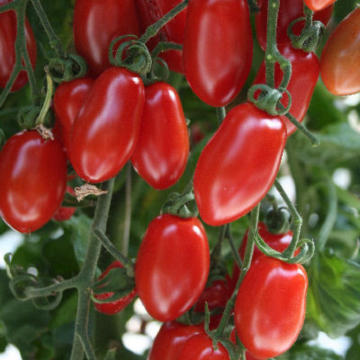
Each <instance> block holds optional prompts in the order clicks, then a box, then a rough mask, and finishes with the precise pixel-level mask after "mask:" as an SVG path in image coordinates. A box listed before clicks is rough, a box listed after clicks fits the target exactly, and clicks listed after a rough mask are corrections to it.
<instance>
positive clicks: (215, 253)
mask: <svg viewBox="0 0 360 360" xmlns="http://www.w3.org/2000/svg"><path fill="white" fill-rule="evenodd" d="M227 227H228V224H226V225H222V226H221V227H220V231H219V236H218V241H217V243H216V245H215V246H214V248H213V250H212V252H211V259H210V263H211V266H212V267H216V265H217V264H218V263H219V261H220V260H221V248H222V244H223V242H224V239H225V234H226V231H227Z"/></svg>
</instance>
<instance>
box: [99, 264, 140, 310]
mask: <svg viewBox="0 0 360 360" xmlns="http://www.w3.org/2000/svg"><path fill="white" fill-rule="evenodd" d="M123 267H124V266H123V265H122V264H121V262H120V261H114V262H113V263H111V264H110V265H109V266H108V267H107V269H106V270H105V271H104V272H103V273H102V274H101V275H100V277H99V280H100V279H102V278H104V277H105V276H106V275H107V274H108V273H109V272H110V270H111V269H115V268H123ZM113 294H114V293H112V292H108V293H104V294H99V295H95V298H97V299H99V300H105V299H108V298H109V297H111V296H113ZM136 294H137V293H136V289H134V290H132V291H131V292H130V293H129V294H128V295H126V296H124V297H123V298H121V299H119V300H116V301H113V302H109V303H102V304H100V303H95V308H96V310H97V311H99V312H101V313H103V314H106V315H114V314H116V313H118V312H119V311H121V310H123V309H125V308H126V307H127V306H128V305H129V304H130V303H131V301H133V300H134V298H135V296H136Z"/></svg>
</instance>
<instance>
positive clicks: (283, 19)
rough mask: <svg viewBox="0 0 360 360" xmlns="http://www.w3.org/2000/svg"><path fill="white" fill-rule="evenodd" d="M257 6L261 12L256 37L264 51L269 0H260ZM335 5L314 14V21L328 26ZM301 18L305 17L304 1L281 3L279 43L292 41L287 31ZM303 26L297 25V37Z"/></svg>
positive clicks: (296, 0)
mask: <svg viewBox="0 0 360 360" xmlns="http://www.w3.org/2000/svg"><path fill="white" fill-rule="evenodd" d="M257 5H258V6H259V8H260V11H259V12H258V13H257V14H256V16H255V26H256V35H257V39H258V41H259V44H260V46H261V48H262V49H263V50H265V48H266V26H267V10H268V0H258V2H257ZM333 8H334V5H331V6H328V7H327V8H326V9H324V10H321V11H319V12H317V13H315V14H314V20H319V21H321V22H322V23H323V24H324V25H326V24H327V23H328V22H329V20H330V18H331V15H332V11H333ZM300 17H304V3H303V0H291V1H281V2H280V8H279V17H278V22H277V36H276V39H277V43H278V44H279V43H282V42H287V43H289V41H290V39H289V38H288V36H287V29H288V27H289V25H290V23H291V22H292V21H294V20H296V19H298V18H300ZM302 27H303V25H301V24H300V23H298V24H297V26H296V25H295V26H294V28H293V30H294V33H295V34H296V35H300V33H301V30H302Z"/></svg>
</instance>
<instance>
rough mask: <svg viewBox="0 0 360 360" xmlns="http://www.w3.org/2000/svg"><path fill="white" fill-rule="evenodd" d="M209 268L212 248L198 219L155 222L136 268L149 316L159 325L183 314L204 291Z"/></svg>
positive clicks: (168, 218) (165, 217)
mask: <svg viewBox="0 0 360 360" xmlns="http://www.w3.org/2000/svg"><path fill="white" fill-rule="evenodd" d="M209 267H210V255H209V245H208V242H207V237H206V233H205V230H204V227H203V225H202V224H201V222H200V221H199V219H197V218H189V219H182V218H180V217H178V216H174V215H170V214H164V215H161V216H158V217H157V218H155V219H154V220H153V221H152V222H151V223H150V225H149V227H148V229H147V231H146V233H145V236H144V238H143V241H142V243H141V245H140V249H139V252H138V257H137V261H136V266H135V283H136V287H137V290H138V293H139V297H140V299H141V301H142V302H143V304H144V306H145V308H146V310H147V311H148V313H149V314H150V315H151V316H152V317H153V318H155V319H157V320H159V321H171V320H174V319H176V318H178V317H179V316H181V315H182V314H184V313H185V312H186V311H187V310H189V309H190V308H191V306H192V305H194V303H195V302H196V300H197V299H198V297H199V296H200V294H201V292H202V291H203V290H204V288H205V285H206V280H207V278H208V275H209ZM189 289H191V291H189Z"/></svg>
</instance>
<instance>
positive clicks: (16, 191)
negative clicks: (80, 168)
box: [0, 131, 66, 233]
mask: <svg viewBox="0 0 360 360" xmlns="http://www.w3.org/2000/svg"><path fill="white" fill-rule="evenodd" d="M0 174H2V176H1V177H0V188H1V192H0V215H1V217H2V218H3V219H4V221H5V222H6V223H7V224H8V225H9V226H11V227H12V228H13V229H15V230H17V231H20V232H22V233H29V232H33V231H35V230H37V229H39V228H41V227H42V226H44V225H45V224H46V223H47V222H48V221H49V220H50V219H51V218H52V216H53V215H54V213H55V211H56V210H57V209H58V208H59V206H60V205H61V202H62V199H63V197H64V193H65V189H66V156H65V154H64V152H63V150H62V147H61V144H60V143H59V142H58V141H57V140H54V141H51V140H48V141H45V140H43V139H42V137H41V136H40V135H39V133H38V132H37V131H23V132H20V133H18V134H16V135H14V136H12V137H11V138H10V139H9V140H8V141H7V142H6V144H5V146H4V147H3V149H2V151H1V153H0ZM4 174H6V176H4Z"/></svg>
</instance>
